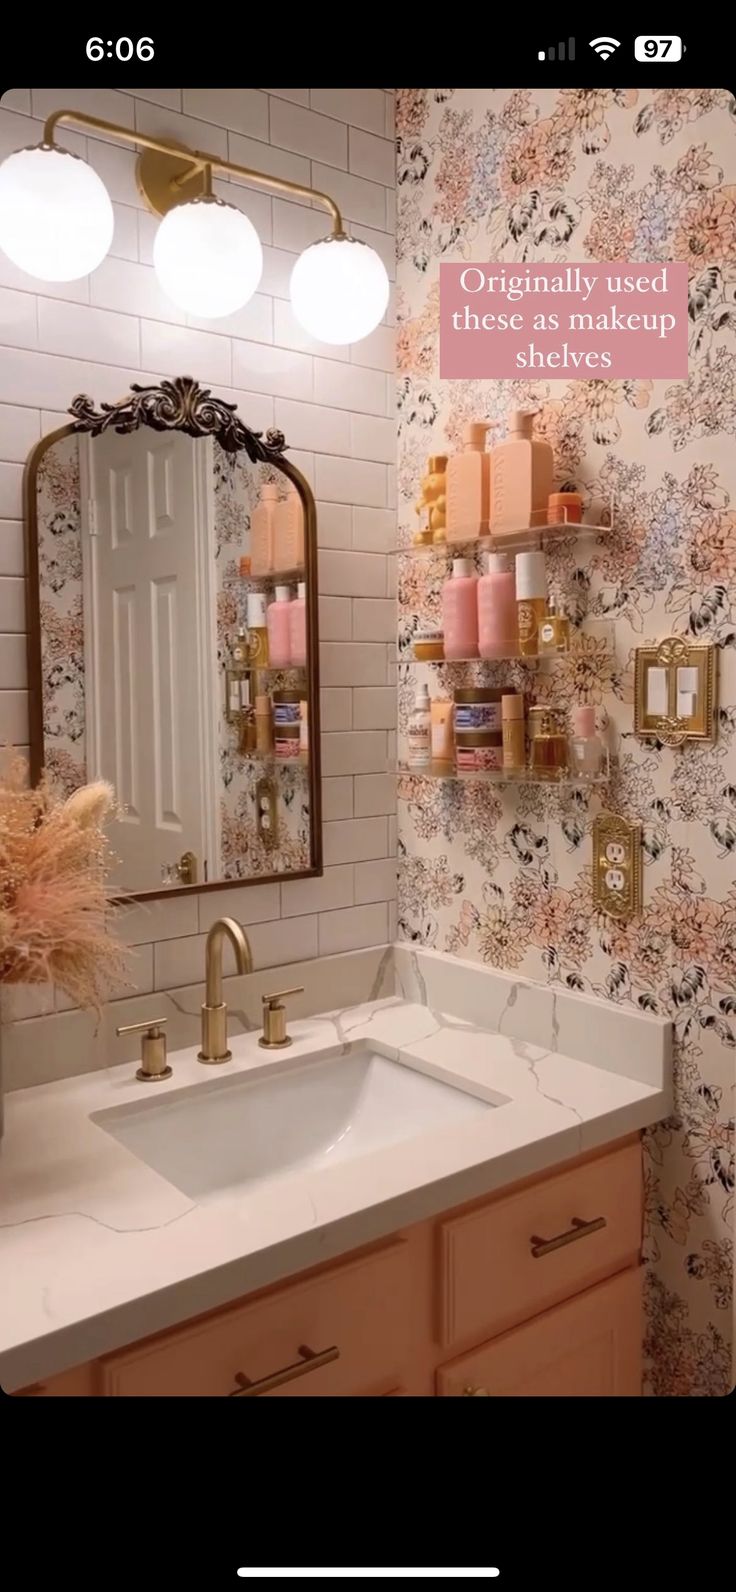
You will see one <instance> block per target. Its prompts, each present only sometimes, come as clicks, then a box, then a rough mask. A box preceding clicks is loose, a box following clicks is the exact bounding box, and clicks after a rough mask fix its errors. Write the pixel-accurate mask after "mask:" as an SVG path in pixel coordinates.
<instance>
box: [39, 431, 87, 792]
mask: <svg viewBox="0 0 736 1592" xmlns="http://www.w3.org/2000/svg"><path fill="white" fill-rule="evenodd" d="M36 504H37V517H38V582H39V589H40V612H41V688H42V695H43V736H44V758H45V763H46V768H47V770H48V773H49V776H50V778H51V779H52V780H53V782H54V785H55V786H56V787H58V790H59V793H60V795H63V796H70V795H71V793H72V791H74V790H78V788H79V786H80V785H83V784H84V782H85V780H86V778H87V772H86V768H87V765H86V750H85V702H84V616H83V612H82V519H81V503H80V487H79V444H78V441H77V438H76V437H63V438H62V439H61V441H59V442H56V443H54V446H53V447H52V448H47V449H46V452H45V453H44V454H43V455H42V458H41V461H40V464H39V467H38V476H37V484H36Z"/></svg>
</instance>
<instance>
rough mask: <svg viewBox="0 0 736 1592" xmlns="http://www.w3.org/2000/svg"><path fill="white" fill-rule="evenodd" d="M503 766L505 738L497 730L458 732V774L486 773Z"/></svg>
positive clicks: (456, 743) (456, 746)
mask: <svg viewBox="0 0 736 1592" xmlns="http://www.w3.org/2000/svg"><path fill="white" fill-rule="evenodd" d="M502 766H503V737H502V736H501V734H500V733H499V732H498V731H496V730H456V732H455V767H456V769H457V771H458V774H472V773H481V772H482V773H486V772H489V771H495V770H497V769H501V768H502Z"/></svg>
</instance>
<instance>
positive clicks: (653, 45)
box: [634, 33, 685, 61]
mask: <svg viewBox="0 0 736 1592" xmlns="http://www.w3.org/2000/svg"><path fill="white" fill-rule="evenodd" d="M684 48H685V46H684V44H683V42H682V39H680V38H678V36H677V34H675V33H660V34H659V36H658V37H657V38H655V37H652V36H651V35H649V34H646V33H640V34H639V35H638V37H637V38H636V39H635V40H634V59H635V60H637V61H681V60H682V52H683V50H684Z"/></svg>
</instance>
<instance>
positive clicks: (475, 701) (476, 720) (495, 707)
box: [454, 686, 503, 735]
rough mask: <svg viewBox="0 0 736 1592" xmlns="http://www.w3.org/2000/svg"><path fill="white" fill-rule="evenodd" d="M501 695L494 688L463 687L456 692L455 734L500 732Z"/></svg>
mask: <svg viewBox="0 0 736 1592" xmlns="http://www.w3.org/2000/svg"><path fill="white" fill-rule="evenodd" d="M502 695H503V693H502V692H501V691H500V690H499V689H498V688H497V687H495V686H464V687H463V688H462V689H460V690H457V691H456V692H455V693H454V703H455V712H454V721H455V734H456V735H457V734H458V732H460V731H462V730H494V731H496V730H500V728H501V697H502Z"/></svg>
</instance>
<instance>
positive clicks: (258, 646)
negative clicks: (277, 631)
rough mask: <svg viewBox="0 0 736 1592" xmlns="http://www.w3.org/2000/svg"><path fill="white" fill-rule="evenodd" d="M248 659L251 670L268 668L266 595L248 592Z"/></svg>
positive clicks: (259, 592) (258, 592) (260, 592)
mask: <svg viewBox="0 0 736 1592" xmlns="http://www.w3.org/2000/svg"><path fill="white" fill-rule="evenodd" d="M247 614H248V657H249V661H250V665H251V668H255V669H267V668H268V626H267V623H266V594H265V592H262V591H250V592H249V593H248V603H247Z"/></svg>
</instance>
